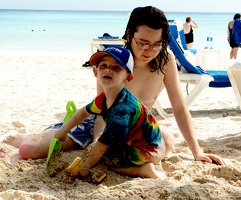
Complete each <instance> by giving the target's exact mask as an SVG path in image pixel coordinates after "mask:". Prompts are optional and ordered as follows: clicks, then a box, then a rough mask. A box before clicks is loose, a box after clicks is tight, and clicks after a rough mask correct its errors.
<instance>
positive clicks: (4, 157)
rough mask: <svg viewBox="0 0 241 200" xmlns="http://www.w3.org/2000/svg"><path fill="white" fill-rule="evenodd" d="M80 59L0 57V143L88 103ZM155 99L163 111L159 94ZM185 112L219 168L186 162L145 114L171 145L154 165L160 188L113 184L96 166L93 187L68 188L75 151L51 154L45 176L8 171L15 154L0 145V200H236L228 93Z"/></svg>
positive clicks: (237, 146) (233, 121)
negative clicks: (99, 176)
mask: <svg viewBox="0 0 241 200" xmlns="http://www.w3.org/2000/svg"><path fill="white" fill-rule="evenodd" d="M240 53H241V52H239V54H240ZM88 59H89V52H77V51H76V52H38V51H36V52H28V51H20V52H19V51H0V70H1V73H0V91H1V95H0V105H1V109H0V131H1V134H0V141H2V140H3V139H4V138H6V137H7V136H8V135H14V134H38V133H40V132H41V131H43V130H44V129H45V128H46V127H48V126H49V125H50V124H52V123H55V122H59V121H62V120H63V118H64V116H65V113H66V111H65V106H66V103H67V101H68V100H73V101H74V102H75V104H76V106H77V107H78V108H80V107H82V106H84V105H85V104H86V103H88V102H89V101H90V100H92V99H93V97H94V96H95V94H96V89H95V88H96V84H95V77H94V76H93V73H92V68H86V67H82V64H83V63H85V62H86V61H87V60H88ZM240 60H241V59H240V56H239V61H240ZM227 63H228V64H227V66H228V65H230V64H231V61H229V60H227ZM182 88H183V92H184V94H185V85H182ZM160 98H161V99H162V103H163V106H164V107H168V99H167V97H166V94H165V91H163V94H161V96H160ZM190 111H191V114H192V116H193V122H194V125H195V128H196V132H197V138H198V141H199V143H200V146H201V147H202V149H203V151H204V152H206V153H213V154H217V155H219V156H222V157H223V158H224V159H225V162H226V166H218V165H215V164H208V163H202V162H196V161H194V160H193V156H192V154H191V151H190V149H189V148H188V146H187V144H186V143H185V141H184V139H183V137H182V134H181V133H180V131H179V129H178V127H177V124H176V122H175V119H174V118H173V117H171V118H168V119H162V118H161V117H160V116H159V115H158V114H157V112H156V110H155V108H153V113H154V114H155V116H156V118H157V119H158V121H159V123H160V125H164V126H166V127H167V128H168V129H169V130H170V132H171V133H172V134H174V136H175V138H176V141H175V147H174V149H173V152H171V153H170V154H169V155H168V156H167V157H166V158H165V159H164V160H163V162H162V164H163V169H164V170H165V171H166V172H167V175H168V179H167V180H165V181H163V180H158V179H156V180H155V179H142V178H131V177H126V176H121V175H118V174H116V173H114V172H112V171H110V170H108V169H107V168H106V166H105V165H103V163H99V164H98V165H97V166H95V167H94V169H93V171H94V172H100V171H101V172H104V173H106V175H107V176H106V178H105V179H104V180H103V182H102V183H101V184H95V183H93V182H92V181H91V179H87V180H84V181H83V180H78V179H76V180H75V179H73V178H71V177H70V176H69V175H68V174H67V173H66V172H65V168H66V167H67V166H68V164H69V163H70V162H72V161H73V160H74V159H75V158H76V157H77V156H80V155H81V153H82V152H81V151H77V150H73V151H69V152H61V153H59V156H58V158H57V162H56V165H54V166H53V170H54V172H55V173H53V174H51V175H50V174H49V173H48V171H47V170H46V165H45V161H46V159H38V160H21V161H19V162H16V163H12V162H11V161H12V159H11V158H12V157H13V156H14V155H16V153H17V152H18V149H17V148H15V147H12V146H9V145H7V144H4V143H0V166H1V170H0V199H4V200H5V199H17V200H25V199H26V200H29V199H31V200H32V199H37V200H54V199H60V200H64V199H68V200H71V199H96V200H97V199H99V200H104V199H122V200H124V199H126V200H127V199H128V200H130V199H135V200H138V199H146V200H154V199H215V200H216V199H221V200H222V199H225V200H228V199H241V165H240V162H241V142H240V141H241V111H240V108H239V106H238V102H237V100H236V97H235V94H234V92H233V89H232V88H231V87H230V88H221V89H215V88H208V89H206V90H204V91H203V92H202V93H201V95H200V96H199V97H198V99H196V100H195V102H194V103H193V104H192V105H191V106H190Z"/></svg>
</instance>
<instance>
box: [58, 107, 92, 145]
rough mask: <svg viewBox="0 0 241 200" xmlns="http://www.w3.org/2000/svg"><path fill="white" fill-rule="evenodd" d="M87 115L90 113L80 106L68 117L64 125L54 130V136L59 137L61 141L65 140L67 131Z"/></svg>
mask: <svg viewBox="0 0 241 200" xmlns="http://www.w3.org/2000/svg"><path fill="white" fill-rule="evenodd" d="M88 116H90V114H89V113H88V112H87V111H86V108H85V107H82V108H81V109H79V110H78V111H77V113H75V114H74V115H73V116H72V117H71V118H70V119H69V121H68V122H67V123H66V124H65V125H63V126H62V127H61V128H60V129H58V130H57V131H56V133H55V136H54V137H55V138H58V139H60V140H61V141H65V139H66V135H67V134H68V132H69V131H70V130H71V129H72V128H74V127H75V126H77V125H78V124H80V123H81V122H82V121H84V120H85V119H86V118H87V117H88Z"/></svg>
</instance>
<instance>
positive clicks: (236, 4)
mask: <svg viewBox="0 0 241 200" xmlns="http://www.w3.org/2000/svg"><path fill="white" fill-rule="evenodd" d="M147 5H152V6H155V7H157V8H159V9H161V10H163V11H166V12H168V11H176V12H231V13H241V0H221V1H220V0H168V1H167V0H102V1H101V0H87V1H85V0H0V9H39V10H111V11H116V10H118V11H131V10H133V8H135V7H138V6H147Z"/></svg>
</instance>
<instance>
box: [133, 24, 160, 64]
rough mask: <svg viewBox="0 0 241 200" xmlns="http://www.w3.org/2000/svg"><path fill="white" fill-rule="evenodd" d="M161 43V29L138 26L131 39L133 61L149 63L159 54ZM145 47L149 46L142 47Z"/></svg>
mask: <svg viewBox="0 0 241 200" xmlns="http://www.w3.org/2000/svg"><path fill="white" fill-rule="evenodd" d="M148 45H149V46H148ZM161 45H162V29H157V30H156V29H152V28H150V27H148V26H146V25H141V26H139V27H138V28H137V32H135V33H134V37H133V38H132V39H131V48H132V51H133V54H134V60H135V62H136V61H138V62H143V63H149V62H150V61H151V60H152V59H153V58H155V57H156V56H157V55H158V54H159V52H160V50H161ZM145 47H149V48H148V49H143V48H145Z"/></svg>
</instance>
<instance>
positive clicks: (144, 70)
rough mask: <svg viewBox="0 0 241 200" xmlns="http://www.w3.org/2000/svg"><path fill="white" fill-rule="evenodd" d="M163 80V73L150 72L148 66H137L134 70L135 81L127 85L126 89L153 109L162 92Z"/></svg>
mask: <svg viewBox="0 0 241 200" xmlns="http://www.w3.org/2000/svg"><path fill="white" fill-rule="evenodd" d="M163 78H164V75H163V74H162V73H161V72H159V73H157V72H150V69H149V67H147V66H146V67H138V66H137V67H136V68H135V69H134V79H133V80H132V81H131V82H129V83H127V85H126V88H127V89H128V90H130V91H131V92H132V93H133V94H134V95H135V96H136V97H138V98H139V99H141V101H142V102H143V103H144V104H145V105H146V106H147V108H148V109H151V108H152V106H153V105H154V103H155V101H156V98H157V97H158V95H159V93H160V91H161V87H162V84H163Z"/></svg>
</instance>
